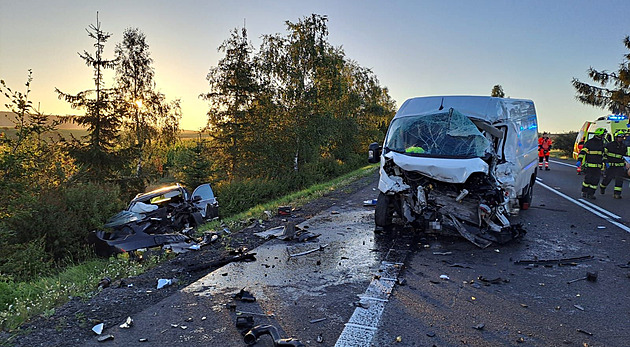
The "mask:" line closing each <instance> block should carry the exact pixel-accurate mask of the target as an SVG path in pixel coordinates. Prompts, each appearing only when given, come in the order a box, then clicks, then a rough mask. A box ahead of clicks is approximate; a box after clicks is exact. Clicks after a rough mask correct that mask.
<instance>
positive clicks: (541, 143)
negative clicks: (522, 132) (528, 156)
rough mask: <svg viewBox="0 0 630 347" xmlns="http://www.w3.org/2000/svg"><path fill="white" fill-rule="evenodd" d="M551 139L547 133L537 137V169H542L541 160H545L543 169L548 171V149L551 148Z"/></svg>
mask: <svg viewBox="0 0 630 347" xmlns="http://www.w3.org/2000/svg"><path fill="white" fill-rule="evenodd" d="M551 142H552V141H551V139H550V138H549V135H547V133H543V136H542V137H541V138H539V139H538V169H539V170H542V168H543V161H544V162H545V170H546V171H549V151H550V150H551Z"/></svg>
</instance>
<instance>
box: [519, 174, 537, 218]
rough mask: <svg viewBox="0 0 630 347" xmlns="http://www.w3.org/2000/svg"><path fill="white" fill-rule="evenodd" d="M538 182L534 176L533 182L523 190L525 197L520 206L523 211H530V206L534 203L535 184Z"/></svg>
mask: <svg viewBox="0 0 630 347" xmlns="http://www.w3.org/2000/svg"><path fill="white" fill-rule="evenodd" d="M535 182H536V177H535V176H532V180H531V181H530V182H529V184H528V185H527V186H526V187H525V188H523V195H522V196H521V198H520V199H519V206H520V208H521V210H527V209H529V205H530V204H531V203H532V198H533V196H534V183H535Z"/></svg>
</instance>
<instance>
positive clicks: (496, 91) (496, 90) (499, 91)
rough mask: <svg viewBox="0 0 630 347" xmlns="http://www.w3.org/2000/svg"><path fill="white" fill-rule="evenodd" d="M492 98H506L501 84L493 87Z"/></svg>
mask: <svg viewBox="0 0 630 347" xmlns="http://www.w3.org/2000/svg"><path fill="white" fill-rule="evenodd" d="M490 96H494V97H496V98H505V93H504V92H503V87H501V85H500V84H497V85H495V86H494V87H492V92H491V93H490Z"/></svg>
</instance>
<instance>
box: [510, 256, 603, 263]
mask: <svg viewBox="0 0 630 347" xmlns="http://www.w3.org/2000/svg"><path fill="white" fill-rule="evenodd" d="M591 259H593V256H592V255H585V256H582V257H574V258H561V259H530V260H517V261H515V262H514V264H517V265H530V264H539V265H545V264H557V265H565V264H569V263H574V262H578V261H585V260H591Z"/></svg>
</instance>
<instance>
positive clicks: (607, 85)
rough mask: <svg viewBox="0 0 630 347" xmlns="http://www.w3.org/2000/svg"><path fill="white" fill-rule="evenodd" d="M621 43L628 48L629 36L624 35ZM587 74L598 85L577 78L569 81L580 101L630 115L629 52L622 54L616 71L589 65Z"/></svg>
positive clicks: (629, 45) (629, 43) (629, 44)
mask: <svg viewBox="0 0 630 347" xmlns="http://www.w3.org/2000/svg"><path fill="white" fill-rule="evenodd" d="M623 44H624V46H626V49H628V50H630V36H626V37H625V39H624V40H623ZM588 76H589V77H590V78H591V79H592V80H593V82H595V83H596V84H598V86H593V85H589V84H587V83H583V82H580V81H579V80H578V79H577V78H573V80H572V81H571V84H573V87H574V88H575V91H576V94H577V95H576V98H577V99H578V100H579V101H580V102H582V103H584V104H586V105H592V106H595V107H600V108H603V109H608V110H609V111H611V112H612V113H621V114H625V115H630V53H627V54H625V55H624V60H623V61H622V62H621V64H619V69H618V70H617V72H609V71H606V70H601V71H598V70H595V69H594V68H592V67H590V68H589V69H588Z"/></svg>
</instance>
